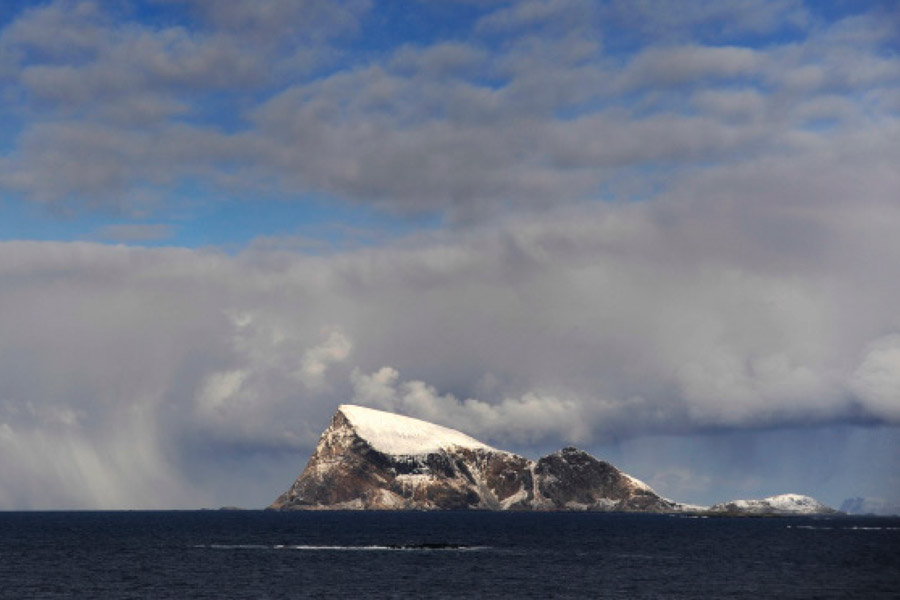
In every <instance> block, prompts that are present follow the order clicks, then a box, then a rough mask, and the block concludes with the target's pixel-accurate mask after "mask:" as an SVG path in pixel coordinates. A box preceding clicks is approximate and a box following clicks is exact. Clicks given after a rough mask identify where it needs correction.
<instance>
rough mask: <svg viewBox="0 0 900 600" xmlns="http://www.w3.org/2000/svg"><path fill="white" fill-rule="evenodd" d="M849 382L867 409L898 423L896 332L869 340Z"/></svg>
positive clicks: (899, 376) (899, 372) (899, 363)
mask: <svg viewBox="0 0 900 600" xmlns="http://www.w3.org/2000/svg"><path fill="white" fill-rule="evenodd" d="M850 385H851V388H852V389H853V390H854V391H855V392H856V394H857V396H858V398H859V399H860V401H861V402H862V403H863V404H864V406H865V407H866V408H867V409H868V411H870V412H872V413H873V414H875V415H878V417H879V418H881V419H884V420H885V421H887V422H889V423H893V424H898V423H900V335H890V336H886V337H884V338H881V339H879V340H876V341H874V342H872V344H870V346H869V348H868V352H867V353H866V355H865V358H864V359H863V361H862V363H860V365H859V368H857V369H856V371H855V372H854V374H853V377H852V378H851V381H850Z"/></svg>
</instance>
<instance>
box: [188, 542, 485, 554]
mask: <svg viewBox="0 0 900 600" xmlns="http://www.w3.org/2000/svg"><path fill="white" fill-rule="evenodd" d="M192 547H193V548H205V549H212V550H306V551H319V552H367V551H368V552H372V551H375V552H387V551H398V550H399V551H415V550H428V551H432V550H439V551H440V550H444V551H447V550H455V551H472V550H487V549H489V548H490V546H467V545H463V544H451V543H446V542H426V543H422V544H373V545H368V546H334V545H316V544H273V545H268V544H195V545H194V546H192Z"/></svg>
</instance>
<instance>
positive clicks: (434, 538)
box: [0, 511, 900, 599]
mask: <svg viewBox="0 0 900 600" xmlns="http://www.w3.org/2000/svg"><path fill="white" fill-rule="evenodd" d="M0 598H16V599H20V598H217V599H218V598H541V599H544V598H704V599H706V598H867V599H868V598H900V519H893V518H891V519H888V518H853V517H845V518H809V517H791V518H768V519H752V518H748V519H734V518H689V517H684V516H664V515H628V514H603V513H486V512H405V513H372V512H366V513H359V512H303V513H297V512H294V513H273V512H263V511H235V512H232V511H196V512H192V511H191V512H169V511H166V512H32V513H24V512H23V513H14V512H8V513H0Z"/></svg>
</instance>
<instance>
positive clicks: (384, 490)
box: [270, 404, 677, 512]
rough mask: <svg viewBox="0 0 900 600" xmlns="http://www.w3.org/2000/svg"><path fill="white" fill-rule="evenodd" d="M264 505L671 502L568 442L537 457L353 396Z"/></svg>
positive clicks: (519, 506)
mask: <svg viewBox="0 0 900 600" xmlns="http://www.w3.org/2000/svg"><path fill="white" fill-rule="evenodd" d="M270 508H272V509H278V510H295V509H305V510H334V509H365V510H370V509H392V510H396V509H406V510H409V509H418V510H422V509H427V510H432V509H457V510H458V509H490V510H625V511H645V512H668V511H672V510H677V507H676V505H675V504H674V503H672V502H670V501H667V500H665V499H663V498H660V497H659V496H658V495H657V494H656V493H655V492H654V491H653V490H651V489H650V488H649V487H647V486H646V485H645V484H642V483H641V482H639V481H638V480H636V479H634V478H633V477H631V476H629V475H627V474H625V473H622V472H621V471H619V470H618V469H616V468H615V467H614V466H612V465H610V464H609V463H606V462H603V461H600V460H597V459H596V458H594V457H593V456H591V455H590V454H588V453H587V452H584V451H582V450H578V449H577V448H574V447H571V446H570V447H567V448H564V449H563V450H561V451H560V452H556V453H554V454H551V455H550V456H546V457H544V458H542V459H540V460H539V461H537V462H535V461H532V460H528V459H527V458H524V457H522V456H519V455H517V454H513V453H511V452H506V451H503V450H497V449H496V448H492V447H491V446H488V445H486V444H483V443H481V442H479V441H478V440H476V439H474V438H472V437H470V436H468V435H466V434H464V433H462V432H459V431H456V430H455V429H450V428H448V427H443V426H441V425H436V424H434V423H429V422H427V421H422V420H420V419H414V418H411V417H405V416H402V415H397V414H393V413H389V412H385V411H381V410H375V409H372V408H366V407H363V406H356V405H353V404H343V405H341V406H340V407H338V410H337V412H335V414H334V417H333V418H332V420H331V425H329V427H328V428H327V429H326V430H325V431H324V432H323V433H322V437H321V438H320V440H319V444H318V445H317V446H316V450H315V452H314V453H313V455H312V457H311V458H310V459H309V462H308V463H307V465H306V468H305V469H304V471H303V473H301V474H300V477H298V478H297V480H296V481H295V482H294V485H293V486H291V488H290V489H289V490H288V491H287V492H285V493H284V494H282V495H281V496H279V497H278V499H276V500H275V502H274V503H273V504H272V505H271V507H270Z"/></svg>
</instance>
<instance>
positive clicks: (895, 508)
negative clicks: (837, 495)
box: [841, 498, 900, 516]
mask: <svg viewBox="0 0 900 600" xmlns="http://www.w3.org/2000/svg"><path fill="white" fill-rule="evenodd" d="M841 512H845V513H847V514H848V515H877V516H900V503H897V502H888V501H887V500H885V499H883V498H847V499H846V500H844V502H843V503H841Z"/></svg>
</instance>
